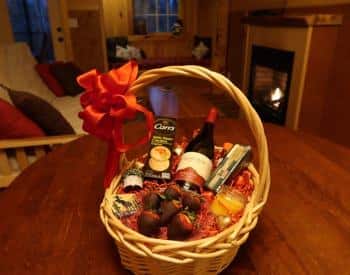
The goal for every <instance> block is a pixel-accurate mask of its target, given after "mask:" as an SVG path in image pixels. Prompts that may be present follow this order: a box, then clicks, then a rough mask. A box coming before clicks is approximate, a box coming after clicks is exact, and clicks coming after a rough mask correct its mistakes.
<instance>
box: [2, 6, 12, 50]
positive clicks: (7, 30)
mask: <svg viewBox="0 0 350 275" xmlns="http://www.w3.org/2000/svg"><path fill="white" fill-rule="evenodd" d="M0 26H1V27H0V28H1V31H0V44H1V43H11V42H13V40H14V39H13V32H12V27H11V23H10V18H9V14H8V8H7V1H6V0H0Z"/></svg>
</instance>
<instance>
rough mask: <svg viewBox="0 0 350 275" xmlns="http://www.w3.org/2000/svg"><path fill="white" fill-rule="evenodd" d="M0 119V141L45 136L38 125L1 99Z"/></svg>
mask: <svg viewBox="0 0 350 275" xmlns="http://www.w3.org/2000/svg"><path fill="white" fill-rule="evenodd" d="M0 117H1V119H0V139H7V138H27V137H42V136H45V133H44V132H43V130H41V129H40V128H39V127H38V125H36V124H35V123H34V122H33V121H32V120H30V119H29V118H27V117H26V116H25V115H24V114H23V113H22V112H21V111H19V110H18V109H16V108H15V107H14V106H12V105H11V104H9V103H8V102H6V101H5V100H2V99H0Z"/></svg>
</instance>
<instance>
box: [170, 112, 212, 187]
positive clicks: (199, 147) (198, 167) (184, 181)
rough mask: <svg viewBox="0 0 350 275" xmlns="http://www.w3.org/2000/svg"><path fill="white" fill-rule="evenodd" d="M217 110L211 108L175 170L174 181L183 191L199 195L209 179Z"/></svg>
mask: <svg viewBox="0 0 350 275" xmlns="http://www.w3.org/2000/svg"><path fill="white" fill-rule="evenodd" d="M216 117H217V109H216V108H211V109H210V111H209V114H208V117H207V119H206V121H205V123H204V125H203V127H202V129H201V130H200V132H199V133H198V135H197V136H195V137H194V138H193V139H192V140H191V141H190V142H189V144H188V145H187V147H186V148H185V153H184V154H183V155H182V156H181V160H180V162H179V165H178V167H177V170H176V174H175V181H176V183H177V184H178V185H180V186H181V187H182V188H183V189H185V190H191V191H195V192H197V193H200V192H201V190H202V187H203V185H204V183H205V182H206V180H207V179H208V178H209V176H210V173H211V170H212V167H213V162H212V159H213V157H214V123H215V120H216Z"/></svg>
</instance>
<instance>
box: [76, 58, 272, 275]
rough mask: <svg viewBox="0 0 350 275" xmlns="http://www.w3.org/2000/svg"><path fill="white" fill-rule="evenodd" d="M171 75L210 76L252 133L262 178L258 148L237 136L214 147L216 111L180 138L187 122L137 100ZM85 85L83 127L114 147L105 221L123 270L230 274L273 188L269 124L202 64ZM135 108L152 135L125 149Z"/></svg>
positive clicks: (88, 76)
mask: <svg viewBox="0 0 350 275" xmlns="http://www.w3.org/2000/svg"><path fill="white" fill-rule="evenodd" d="M172 75H182V76H189V77H197V78H202V79H204V80H208V81H209V82H211V83H212V84H215V85H216V86H218V88H221V89H223V90H225V91H227V92H228V93H229V94H230V95H231V96H232V98H233V99H234V100H236V102H238V103H239V104H240V105H241V108H242V111H243V113H244V114H245V115H246V117H247V121H248V124H249V126H250V128H251V129H252V130H253V131H255V132H254V136H255V138H256V148H257V149H258V151H257V152H258V154H257V160H258V161H259V170H258V171H259V173H258V171H257V170H256V169H255V168H254V165H253V163H252V147H251V146H249V145H242V144H236V143H237V142H235V141H234V140H227V141H226V142H225V143H224V144H215V139H214V132H215V131H214V128H215V124H216V120H217V117H218V110H217V109H216V108H212V109H210V111H209V113H208V116H207V119H206V120H205V121H204V123H203V125H202V127H201V129H193V135H192V136H191V137H186V136H180V137H177V138H175V129H176V128H180V129H181V127H182V125H181V120H178V121H177V124H176V121H175V120H173V119H169V118H162V117H157V118H156V119H154V117H153V114H152V113H151V112H150V111H149V110H147V109H146V108H145V107H144V106H142V105H140V104H138V103H137V101H136V97H135V95H134V94H135V92H136V91H137V90H139V89H141V88H143V87H145V86H146V85H149V84H151V83H152V82H153V81H155V80H157V79H159V78H161V77H168V76H172ZM214 79H215V80H214ZM78 83H79V84H80V85H81V86H82V87H84V88H85V90H86V91H85V92H84V94H83V95H82V96H81V104H82V106H83V108H84V109H83V111H82V112H81V113H80V117H81V118H82V119H83V121H84V123H83V128H84V130H86V131H87V132H89V133H91V134H94V135H96V136H98V137H99V138H101V139H103V140H105V141H106V142H108V146H109V147H108V156H107V160H106V172H105V179H104V186H105V188H106V191H105V197H104V199H103V202H102V204H101V211H100V216H101V220H102V222H103V224H104V225H105V227H106V229H107V232H108V233H109V234H110V235H111V236H112V237H113V239H114V241H115V243H116V245H117V246H118V249H119V252H120V253H119V254H120V257H121V261H122V264H123V265H124V266H125V268H127V269H129V270H130V271H132V272H134V273H135V274H167V273H169V272H170V271H171V272H172V273H175V274H177V273H180V272H181V273H185V274H187V273H188V274H196V273H198V272H201V273H205V274H217V273H219V272H221V271H222V270H223V269H225V268H226V267H227V266H228V265H229V264H230V263H231V261H232V260H233V259H234V257H235V255H236V253H237V251H238V249H239V247H240V245H241V244H242V243H243V242H244V241H246V239H247V238H248V235H249V231H250V230H251V229H252V228H254V227H255V225H256V222H257V216H258V214H259V213H260V211H261V209H262V207H263V205H264V204H265V202H266V199H267V195H268V191H269V185H270V171H269V163H268V152H267V143H266V137H265V134H264V130H263V128H262V123H261V121H260V119H259V117H258V116H257V114H256V113H255V112H254V111H253V109H252V107H251V105H250V104H249V102H248V101H247V99H246V98H245V96H244V95H243V93H241V92H240V91H239V90H238V89H237V88H236V87H235V86H234V85H233V84H232V83H231V82H229V80H228V79H226V78H225V77H224V76H222V75H220V74H217V73H214V72H211V71H210V70H208V69H205V68H202V67H198V66H173V67H166V68H161V69H155V70H150V71H146V72H144V73H143V74H142V75H141V76H140V77H139V78H137V64H136V63H135V62H133V61H131V62H129V63H127V64H125V65H124V66H122V67H120V68H119V69H115V70H112V71H110V72H108V73H106V74H99V73H98V72H97V71H95V70H93V71H90V72H87V73H85V74H83V75H81V76H80V77H78ZM137 112H141V113H143V115H144V117H145V120H144V123H145V124H146V128H147V133H146V135H145V136H144V137H141V138H140V139H139V140H138V141H137V142H136V143H134V144H126V143H124V140H123V133H122V129H123V127H122V126H123V122H124V121H125V120H130V119H132V118H134V117H135V114H136V113H137ZM140 123H141V122H140ZM218 123H220V120H219V121H218ZM187 127H188V126H187ZM155 129H156V130H155ZM146 143H148V144H149V148H150V149H149V152H148V154H146V155H142V156H139V157H137V158H136V159H133V160H131V161H128V160H127V159H126V157H125V152H126V151H128V150H130V149H132V148H133V147H135V146H137V145H140V144H146Z"/></svg>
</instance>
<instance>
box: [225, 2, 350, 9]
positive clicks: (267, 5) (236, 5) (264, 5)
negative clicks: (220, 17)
mask: <svg viewBox="0 0 350 275" xmlns="http://www.w3.org/2000/svg"><path fill="white" fill-rule="evenodd" d="M349 3H350V0H249V1H247V0H235V1H232V5H231V10H232V11H247V10H261V9H283V8H295V7H312V6H316V7H319V6H327V5H328V6H329V5H339V4H349Z"/></svg>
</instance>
